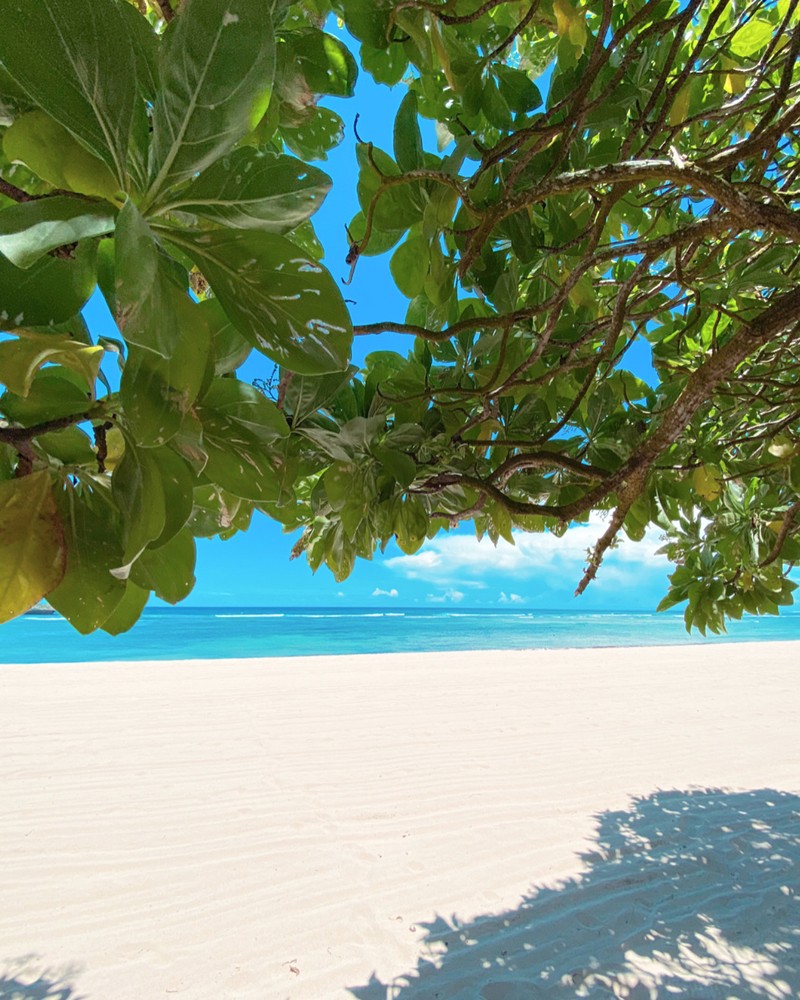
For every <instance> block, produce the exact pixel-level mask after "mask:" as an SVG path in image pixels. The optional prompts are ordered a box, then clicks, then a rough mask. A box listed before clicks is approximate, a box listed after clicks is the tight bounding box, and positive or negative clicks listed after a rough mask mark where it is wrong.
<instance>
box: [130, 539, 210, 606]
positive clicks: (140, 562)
mask: <svg viewBox="0 0 800 1000" xmlns="http://www.w3.org/2000/svg"><path fill="white" fill-rule="evenodd" d="M195 559H196V548H195V542H194V538H192V536H191V533H190V532H189V530H188V529H184V530H183V531H179V532H178V534H177V535H175V536H174V538H172V539H170V541H169V542H167V544H166V545H162V546H161V547H160V548H157V549H145V551H144V552H143V553H142V554H141V556H140V557H139V558H138V559H137V560H136V562H135V563H134V564H133V566H132V567H131V580H132V581H133V583H135V584H136V585H137V586H139V587H144V588H147V589H149V590H153V591H155V594H156V596H157V597H160V598H161V600H162V601H167V602H168V603H169V604H177V603H178V601H182V600H183V599H184V597H186V596H187V595H188V594H190V593H191V591H192V587H194V583H195V578H194V564H195Z"/></svg>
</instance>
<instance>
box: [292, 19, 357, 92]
mask: <svg viewBox="0 0 800 1000" xmlns="http://www.w3.org/2000/svg"><path fill="white" fill-rule="evenodd" d="M286 44H287V45H288V47H289V52H290V56H289V59H290V61H291V64H292V65H293V66H294V67H296V68H297V69H298V70H299V71H300V73H302V75H303V77H304V78H305V81H306V84H307V85H308V89H309V90H310V91H311V92H312V93H314V94H333V95H334V96H335V97H352V96H353V91H354V89H355V85H356V77H357V76H358V66H357V65H356V61H355V59H354V58H353V56H352V55H351V54H350V50H349V49H348V48H347V46H346V45H345V44H344V43H343V42H340V41H339V39H338V38H334V36H333V35H328V34H326V33H325V32H324V31H318V30H317V29H316V28H309V29H307V30H305V31H296V32H292V33H291V34H290V35H288V37H287V40H286Z"/></svg>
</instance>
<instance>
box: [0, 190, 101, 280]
mask: <svg viewBox="0 0 800 1000" xmlns="http://www.w3.org/2000/svg"><path fill="white" fill-rule="evenodd" d="M113 228H114V211H113V209H112V208H111V206H110V205H109V204H107V203H106V204H98V205H92V204H90V203H89V202H86V201H83V200H82V199H78V198H66V197H56V198H42V199H40V200H39V201H29V202H25V203H24V204H22V205H12V206H11V208H6V209H4V210H3V211H2V212H0V253H2V254H4V255H5V256H6V257H7V258H8V260H10V261H11V263H12V264H14V265H16V266H17V267H23V268H26V267H30V266H31V264H35V263H36V261H37V260H39V258H40V257H43V256H44V255H45V254H46V253H47V252H48V250H54V249H55V248H56V247H62V246H65V245H67V244H69V243H77V242H78V241H79V240H83V239H86V238H87V237H91V236H100V235H102V234H103V233H108V232H111V230H112V229H113Z"/></svg>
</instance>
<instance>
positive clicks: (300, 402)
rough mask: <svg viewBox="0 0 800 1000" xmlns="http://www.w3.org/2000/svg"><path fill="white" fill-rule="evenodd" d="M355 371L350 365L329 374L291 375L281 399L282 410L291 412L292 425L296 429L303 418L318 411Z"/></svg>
mask: <svg viewBox="0 0 800 1000" xmlns="http://www.w3.org/2000/svg"><path fill="white" fill-rule="evenodd" d="M357 371H358V369H357V368H356V367H355V366H354V365H350V366H349V367H348V368H347V369H346V370H345V371H343V372H334V373H332V374H331V375H318V376H310V375H293V377H292V379H291V381H290V382H289V384H288V386H287V388H286V395H285V397H284V401H283V408H284V412H285V413H289V414H291V417H292V427H293V428H294V429H297V428H298V427H299V426H300V424H302V423H303V421H304V420H306V419H307V418H308V417H310V416H311V415H312V414H314V413H318V412H319V410H321V409H322V408H323V407H324V406H325V405H326V403H329V402H330V401H331V400H332V399H333V398H334V396H336V394H337V393H338V392H339V390H340V389H342V388H343V387H344V386H345V385H346V384H347V383H348V382H349V381H350V380H351V378H352V377H353V375H355V373H356V372H357Z"/></svg>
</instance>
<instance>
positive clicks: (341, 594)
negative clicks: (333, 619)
mask: <svg viewBox="0 0 800 1000" xmlns="http://www.w3.org/2000/svg"><path fill="white" fill-rule="evenodd" d="M336 596H337V597H344V591H343V590H339V591H337V592H336Z"/></svg>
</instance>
